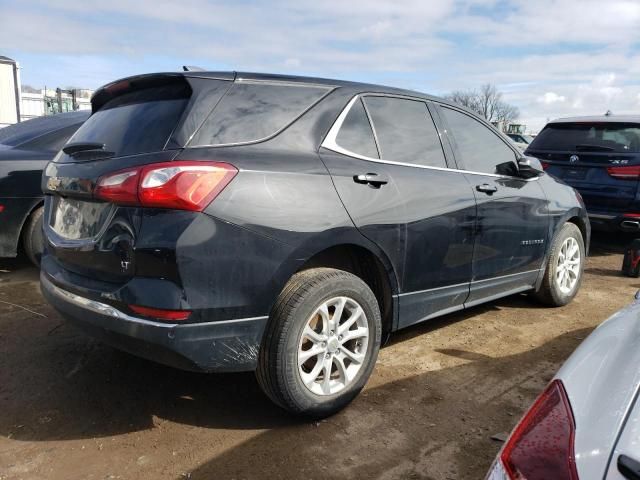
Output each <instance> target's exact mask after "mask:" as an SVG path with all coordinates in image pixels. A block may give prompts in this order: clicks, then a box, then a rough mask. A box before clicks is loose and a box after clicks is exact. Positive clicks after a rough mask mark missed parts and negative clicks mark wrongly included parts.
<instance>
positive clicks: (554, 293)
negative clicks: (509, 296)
mask: <svg viewBox="0 0 640 480" xmlns="http://www.w3.org/2000/svg"><path fill="white" fill-rule="evenodd" d="M584 262H585V250H584V240H583V238H582V233H581V232H580V229H579V228H578V227H577V226H576V225H574V224H573V223H565V224H564V226H563V227H562V228H561V229H560V231H559V232H558V234H557V235H556V238H555V239H554V241H553V244H552V246H551V252H550V254H549V259H548V260H547V266H546V269H545V272H544V279H543V280H542V285H541V286H540V289H539V290H538V291H537V292H536V293H535V294H534V295H535V297H536V298H537V299H538V300H540V301H541V302H542V303H544V304H546V305H549V306H552V307H561V306H563V305H566V304H568V303H569V302H571V300H573V298H574V297H575V296H576V294H577V293H578V290H579V289H580V284H581V283H582V273H583V271H584Z"/></svg>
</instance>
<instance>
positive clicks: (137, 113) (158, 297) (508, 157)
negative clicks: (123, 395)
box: [41, 72, 590, 416]
mask: <svg viewBox="0 0 640 480" xmlns="http://www.w3.org/2000/svg"><path fill="white" fill-rule="evenodd" d="M92 105H93V114H92V116H91V117H90V118H89V120H88V121H87V122H86V123H85V124H84V125H83V126H82V128H81V129H80V130H78V132H77V133H76V134H75V135H74V136H73V137H72V138H71V139H70V140H69V142H68V143H67V144H66V146H65V147H64V148H63V149H62V151H61V152H60V153H59V155H58V156H57V157H56V158H55V159H54V161H53V162H51V163H50V164H49V165H48V167H47V169H46V171H45V174H44V176H43V184H42V187H43V190H44V191H45V193H46V214H45V232H46V239H47V245H46V253H45V255H44V257H43V261H42V273H41V283H42V289H43V293H44V295H45V296H46V298H47V299H48V300H49V301H50V302H51V303H52V304H53V305H54V306H55V307H56V308H57V309H58V310H59V311H60V312H61V313H62V314H63V315H64V316H66V317H67V318H68V319H69V320H70V321H72V322H74V323H75V324H77V325H79V326H80V327H81V328H83V329H85V330H86V331H88V332H89V333H91V334H92V335H95V336H97V337H99V338H102V339H103V340H105V341H106V342H108V343H110V344H112V345H114V346H116V347H118V348H121V349H124V350H127V351H129V352H132V353H134V354H136V355H140V356H143V357H147V358H151V359H154V360H156V361H159V362H162V363H165V364H168V365H173V366H176V367H179V368H185V369H190V370H200V371H247V370H249V371H250V370H256V371H257V378H258V381H259V383H260V385H261V386H262V388H263V389H264V391H265V392H266V393H267V395H268V396H269V397H270V398H271V399H272V400H273V401H274V402H275V403H277V404H278V405H280V406H282V407H284V408H286V409H288V410H290V411H293V412H298V413H305V414H309V415H313V416H324V415H328V414H331V413H333V412H335V411H337V410H338V409H340V408H342V407H343V406H344V405H346V404H347V403H348V402H349V401H351V399H353V398H354V397H355V396H356V395H357V393H358V392H359V391H360V389H362V387H363V386H364V384H365V382H366V381H367V379H368V377H369V375H370V374H371V371H372V370H373V367H374V364H375V361H376V358H377V353H378V349H379V347H380V344H381V342H382V340H383V339H384V338H386V337H387V335H388V334H389V333H390V332H392V331H394V330H397V329H400V328H403V327H406V326H409V325H412V324H415V323H417V322H421V321H424V320H427V319H430V318H433V317H436V316H438V315H442V314H445V313H448V312H453V311H456V310H461V309H463V308H466V307H470V306H473V305H476V304H479V303H482V302H486V301H489V300H493V299H496V298H499V297H502V296H505V295H509V294H513V293H518V292H531V293H533V294H534V295H535V296H537V297H538V298H539V299H541V300H543V301H544V302H546V303H547V304H549V305H564V304H566V303H568V302H569V301H571V299H572V298H573V297H574V296H575V294H576V292H577V291H578V288H579V286H580V281H581V276H582V269H583V265H584V259H585V255H586V246H587V245H588V241H589V232H590V230H589V221H588V218H587V216H586V211H585V209H584V206H583V205H582V203H581V200H580V198H579V196H578V195H576V193H575V191H574V190H573V189H572V188H570V187H567V186H565V185H564V184H562V183H560V182H558V181H557V180H555V179H554V178H553V177H551V176H548V175H545V174H544V173H543V172H542V168H541V166H540V164H539V163H538V162H537V161H536V160H535V159H526V158H523V157H522V156H521V154H520V153H518V151H517V149H515V147H512V146H511V145H510V142H509V141H508V139H506V137H504V136H503V135H501V134H500V133H499V132H498V131H497V130H495V129H494V128H493V127H492V126H491V125H489V124H487V123H486V122H485V121H483V120H481V119H479V118H478V117H477V116H475V115H474V114H472V113H470V112H469V111H466V110H464V109H462V108H460V107H458V106H456V105H453V104H450V103H447V102H446V101H444V100H441V99H438V98H434V97H430V96H426V95H423V94H420V93H416V92H411V91H405V90H398V89H393V88H388V87H382V86H377V85H365V84H359V83H349V82H343V81H336V80H325V79H315V78H300V77H283V76H276V75H259V74H243V73H212V72H209V73H208V72H185V73H179V74H178V73H165V74H152V75H143V76H138V77H132V78H128V79H124V80H119V81H117V82H114V83H111V84H109V85H106V86H105V87H103V88H101V89H100V90H98V91H97V92H96V93H95V95H94V97H93V99H92Z"/></svg>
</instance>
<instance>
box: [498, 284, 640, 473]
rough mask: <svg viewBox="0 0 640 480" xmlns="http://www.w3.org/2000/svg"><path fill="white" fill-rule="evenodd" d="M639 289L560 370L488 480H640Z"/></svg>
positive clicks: (517, 429)
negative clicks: (634, 299) (634, 298)
mask: <svg viewBox="0 0 640 480" xmlns="http://www.w3.org/2000/svg"><path fill="white" fill-rule="evenodd" d="M639 386H640V292H638V294H636V301H635V302H634V303H632V304H631V305H629V306H628V307H626V308H624V309H622V310H620V311H619V312H617V313H616V314H614V315H613V316H612V317H610V318H609V319H608V320H606V321H605V322H603V323H602V324H601V325H600V326H598V328H596V329H595V330H594V331H593V332H592V333H591V335H589V337H588V338H587V339H586V340H585V341H584V342H582V344H581V345H580V346H579V347H578V348H577V349H576V351H575V352H574V353H573V354H572V355H571V357H569V359H568V360H567V361H566V363H565V364H564V365H563V366H562V368H561V369H560V370H559V371H558V373H557V374H556V376H555V377H554V379H553V380H552V381H551V383H550V384H549V386H548V387H547V388H546V390H545V391H544V392H543V393H542V394H541V395H540V397H538V399H537V400H536V401H535V402H534V404H533V405H532V406H531V408H530V409H529V411H528V412H527V413H526V414H525V415H524V417H523V418H522V420H520V423H519V424H518V425H517V426H516V428H515V429H514V430H513V432H512V433H511V436H510V437H509V439H508V440H507V442H506V443H505V445H504V446H503V448H502V450H501V451H500V453H499V454H498V457H497V458H496V460H495V462H494V464H493V465H492V467H491V470H490V471H489V474H488V475H487V479H490V480H498V479H500V480H504V479H508V480H515V479H527V480H537V479H554V480H565V479H567V480H569V479H570V480H574V479H580V480H594V479H607V480H609V479H620V480H624V479H638V480H640V402H638V392H639Z"/></svg>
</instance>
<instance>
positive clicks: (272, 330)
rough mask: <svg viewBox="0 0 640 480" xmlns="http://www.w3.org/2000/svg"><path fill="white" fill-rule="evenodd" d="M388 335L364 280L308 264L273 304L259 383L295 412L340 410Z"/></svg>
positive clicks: (355, 391) (366, 375)
mask: <svg viewBox="0 0 640 480" xmlns="http://www.w3.org/2000/svg"><path fill="white" fill-rule="evenodd" d="M380 337H381V319H380V309H379V307H378V302H377V300H376V297H375V296H374V294H373V292H372V291H371V289H370V288H369V287H368V286H367V284H366V283H365V282H364V281H362V280H361V279H360V278H358V277H357V276H355V275H353V274H351V273H348V272H344V271H342V270H335V269H331V268H314V269H310V270H305V271H303V272H300V273H297V274H296V275H294V276H293V277H292V278H291V280H289V282H288V283H287V285H286V286H285V288H284V289H283V291H282V293H281V294H280V296H279V298H278V300H277V302H276V304H275V306H274V308H273V312H272V315H271V318H270V321H269V325H268V326H267V330H266V332H265V338H264V341H263V344H262V348H261V349H260V358H259V361H258V369H257V372H256V375H257V378H258V382H259V383H260V386H261V387H262V389H263V390H264V392H265V393H266V394H267V396H269V398H271V400H273V401H274V402H275V403H276V404H278V405H280V406H281V407H283V408H285V409H287V410H289V411H291V412H294V413H299V414H304V415H308V416H312V417H316V418H320V417H326V416H328V415H332V414H334V413H336V412H338V411H339V410H341V409H342V408H344V407H345V406H346V405H347V404H348V403H349V402H351V400H353V399H354V398H355V397H356V395H358V393H359V392H360V390H362V388H363V387H364V385H365V383H366V382H367V380H368V378H369V376H370V375H371V372H372V371H373V367H374V365H375V362H376V359H377V356H378V350H379V348H380Z"/></svg>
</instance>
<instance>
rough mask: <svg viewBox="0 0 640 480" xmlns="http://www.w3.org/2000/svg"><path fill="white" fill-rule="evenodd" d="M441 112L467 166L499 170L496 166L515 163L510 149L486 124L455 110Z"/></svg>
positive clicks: (479, 169) (478, 169)
mask: <svg viewBox="0 0 640 480" xmlns="http://www.w3.org/2000/svg"><path fill="white" fill-rule="evenodd" d="M442 112H443V113H444V117H445V119H446V120H447V123H448V124H449V129H450V130H451V133H452V135H453V138H454V140H455V142H456V145H457V146H458V152H459V154H460V155H461V156H462V161H463V162H464V165H465V168H466V169H467V170H472V171H474V172H482V173H500V172H498V171H497V170H496V167H498V166H499V165H500V166H504V165H505V164H507V163H508V162H511V163H515V159H516V157H515V154H514V153H513V150H511V149H510V148H509V147H507V145H506V144H505V143H504V142H503V141H502V140H501V139H500V138H499V137H498V136H497V135H496V134H495V133H494V132H492V131H491V130H490V129H489V128H488V127H486V126H485V125H483V124H482V123H480V122H479V121H477V120H476V119H474V118H472V117H470V116H469V115H465V114H464V113H461V112H458V111H457V110H452V109H450V108H443V109H442ZM503 168H504V167H503ZM500 170H502V169H500ZM505 170H506V169H505Z"/></svg>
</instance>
